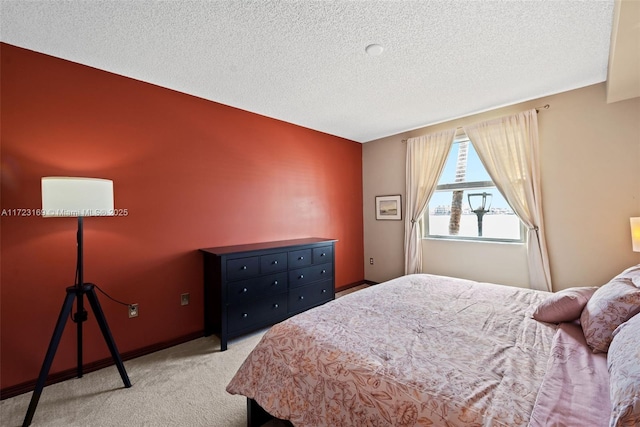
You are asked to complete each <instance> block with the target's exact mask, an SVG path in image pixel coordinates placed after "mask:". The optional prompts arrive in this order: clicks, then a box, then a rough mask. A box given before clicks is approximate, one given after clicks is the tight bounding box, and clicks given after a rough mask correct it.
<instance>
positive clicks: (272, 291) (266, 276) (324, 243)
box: [200, 238, 336, 351]
mask: <svg viewBox="0 0 640 427" xmlns="http://www.w3.org/2000/svg"><path fill="white" fill-rule="evenodd" d="M335 242H336V240H332V239H320V238H307V239H296V240H283V241H278V242H265V243H256V244H251V245H238V246H222V247H216V248H205V249H200V252H202V254H203V256H204V333H205V336H209V335H211V334H217V335H218V336H220V350H221V351H224V350H226V349H227V341H228V340H229V339H230V338H234V337H237V336H239V335H242V334H245V333H247V332H250V331H253V330H256V329H259V328H262V327H265V326H269V325H273V324H275V323H278V322H280V321H282V320H284V319H286V318H287V317H290V316H293V315H294V314H297V313H300V312H303V311H305V310H308V309H310V308H312V307H315V306H317V305H320V304H324V303H325V302H327V301H330V300H332V299H334V298H335V272H334V263H335V261H334V252H335V251H334V249H335Z"/></svg>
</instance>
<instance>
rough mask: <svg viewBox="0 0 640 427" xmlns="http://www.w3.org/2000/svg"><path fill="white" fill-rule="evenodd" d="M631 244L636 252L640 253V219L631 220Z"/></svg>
mask: <svg viewBox="0 0 640 427" xmlns="http://www.w3.org/2000/svg"><path fill="white" fill-rule="evenodd" d="M631 244H632V245H633V251H634V252H640V217H635V218H631Z"/></svg>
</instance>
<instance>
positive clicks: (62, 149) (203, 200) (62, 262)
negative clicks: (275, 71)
mask: <svg viewBox="0 0 640 427" xmlns="http://www.w3.org/2000/svg"><path fill="white" fill-rule="evenodd" d="M0 53H1V57H2V63H1V66H2V68H1V151H0V154H1V159H0V160H1V169H0V171H1V177H2V186H1V191H2V193H1V200H2V210H3V216H2V217H1V225H0V238H1V248H0V249H1V256H2V260H1V267H2V270H1V282H0V290H1V292H0V304H1V310H0V328H1V337H0V340H1V342H0V344H1V345H0V352H1V353H0V360H1V370H0V379H1V383H0V387H2V388H5V387H10V386H13V385H16V384H21V383H23V382H26V381H30V380H35V378H36V377H37V376H38V373H39V370H40V366H41V364H42V361H43V359H44V354H45V352H46V349H47V345H48V343H49V340H50V338H51V334H52V332H53V327H54V325H55V322H56V319H57V317H58V314H59V312H60V308H61V305H62V301H63V299H64V297H65V288H66V287H67V286H70V285H72V284H73V281H74V274H75V260H76V252H75V251H76V241H75V238H76V237H75V232H76V226H77V221H76V220H75V219H74V218H42V217H39V216H37V215H36V216H34V215H33V213H34V212H33V211H32V212H31V213H32V216H22V215H25V214H27V213H28V212H29V211H22V212H19V211H14V210H15V209H26V210H29V209H31V210H35V209H38V208H40V207H41V198H40V197H41V196H40V178H41V177H43V176H50V175H53V176H55V175H66V176H87V177H97V178H107V179H112V180H113V182H114V198H115V207H116V208H117V209H122V210H124V209H126V210H127V215H126V216H120V217H110V218H91V217H89V218H86V219H85V221H84V246H85V255H84V257H85V272H84V275H85V281H86V282H93V283H96V284H97V285H98V286H100V287H101V288H103V289H104V290H105V291H106V292H107V293H109V294H110V295H111V296H112V297H114V298H116V299H118V300H120V301H124V302H127V303H138V304H139V309H140V316H139V317H138V318H135V319H129V318H128V316H127V308H126V307H125V306H122V305H119V304H116V303H114V302H111V301H110V300H108V299H107V298H105V297H104V296H101V294H99V298H100V301H101V304H102V306H103V309H104V311H105V315H106V317H107V320H108V322H109V326H110V327H111V330H112V332H113V335H114V337H115V340H116V344H117V345H118V348H119V350H120V352H121V353H124V352H128V351H132V350H136V349H141V348H143V347H147V346H150V345H153V344H156V343H161V342H165V341H169V340H172V339H176V338H179V337H181V336H185V335H188V334H190V333H194V332H197V331H200V330H202V328H203V308H202V304H203V302H202V293H203V292H202V262H201V258H200V254H199V253H198V252H197V249H198V248H201V247H210V246H220V245H235V244H244V243H252V242H259V241H273V240H283V239H294V238H302V237H327V238H334V239H338V240H339V241H338V243H337V244H336V287H337V288H338V289H339V288H340V287H344V286H346V285H348V284H351V283H354V282H358V281H361V280H363V279H364V268H363V222H362V149H361V145H360V144H358V143H356V142H353V141H349V140H346V139H342V138H338V137H335V136H331V135H327V134H324V133H320V132H316V131H313V130H310V129H307V128H303V127H299V126H295V125H292V124H290V123H286V122H282V121H278V120H274V119H270V118H267V117H263V116H260V115H256V114H253V113H248V112H246V111H242V110H238V109H235V108H231V107H228V106H224V105H220V104H217V103H214V102H210V101H206V100H203V99H200V98H196V97H193V96H189V95H185V94H182V93H179V92H175V91H172V90H168V89H165V88H161V87H157V86H154V85H151V84H146V83H142V82H140V81H137V80H133V79H129V78H125V77H122V76H118V75H115V74H111V73H107V72H104V71H100V70H96V69H93V68H90V67H86V66H82V65H78V64H75V63H72V62H69V61H65V60H61V59H58V58H53V57H50V56H46V55H42V54H39V53H35V52H32V51H28V50H24V49H21V48H17V47H14V46H11V45H7V44H0ZM184 292H189V293H190V294H191V303H190V305H188V306H181V305H180V294H181V293H184ZM89 316H90V320H89V321H88V322H87V323H85V333H84V340H85V345H84V360H85V363H90V362H93V361H96V360H100V359H104V358H108V357H109V352H108V349H107V348H106V345H105V344H104V341H103V339H102V337H101V335H100V332H99V330H98V327H97V324H96V323H95V320H94V318H93V316H92V314H91V313H90V315H89ZM75 339H76V333H75V324H73V323H71V322H69V323H68V324H67V327H66V329H65V333H64V336H63V339H62V342H61V344H60V348H59V349H58V352H57V354H56V358H55V360H54V363H53V367H52V369H51V373H54V372H59V371H62V370H66V369H72V368H74V367H75V364H76V361H75Z"/></svg>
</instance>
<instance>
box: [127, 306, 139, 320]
mask: <svg viewBox="0 0 640 427" xmlns="http://www.w3.org/2000/svg"><path fill="white" fill-rule="evenodd" d="M129 317H138V304H129Z"/></svg>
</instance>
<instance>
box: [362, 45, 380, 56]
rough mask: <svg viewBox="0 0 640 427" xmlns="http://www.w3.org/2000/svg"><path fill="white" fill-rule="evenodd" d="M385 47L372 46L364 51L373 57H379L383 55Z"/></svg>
mask: <svg viewBox="0 0 640 427" xmlns="http://www.w3.org/2000/svg"><path fill="white" fill-rule="evenodd" d="M383 50H384V47H382V46H380V45H379V44H375V43H374V44H370V45H369V46H367V47H365V48H364V51H365V52H367V53H368V54H369V55H371V56H378V55H380V54H381V53H382V51H383Z"/></svg>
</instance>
